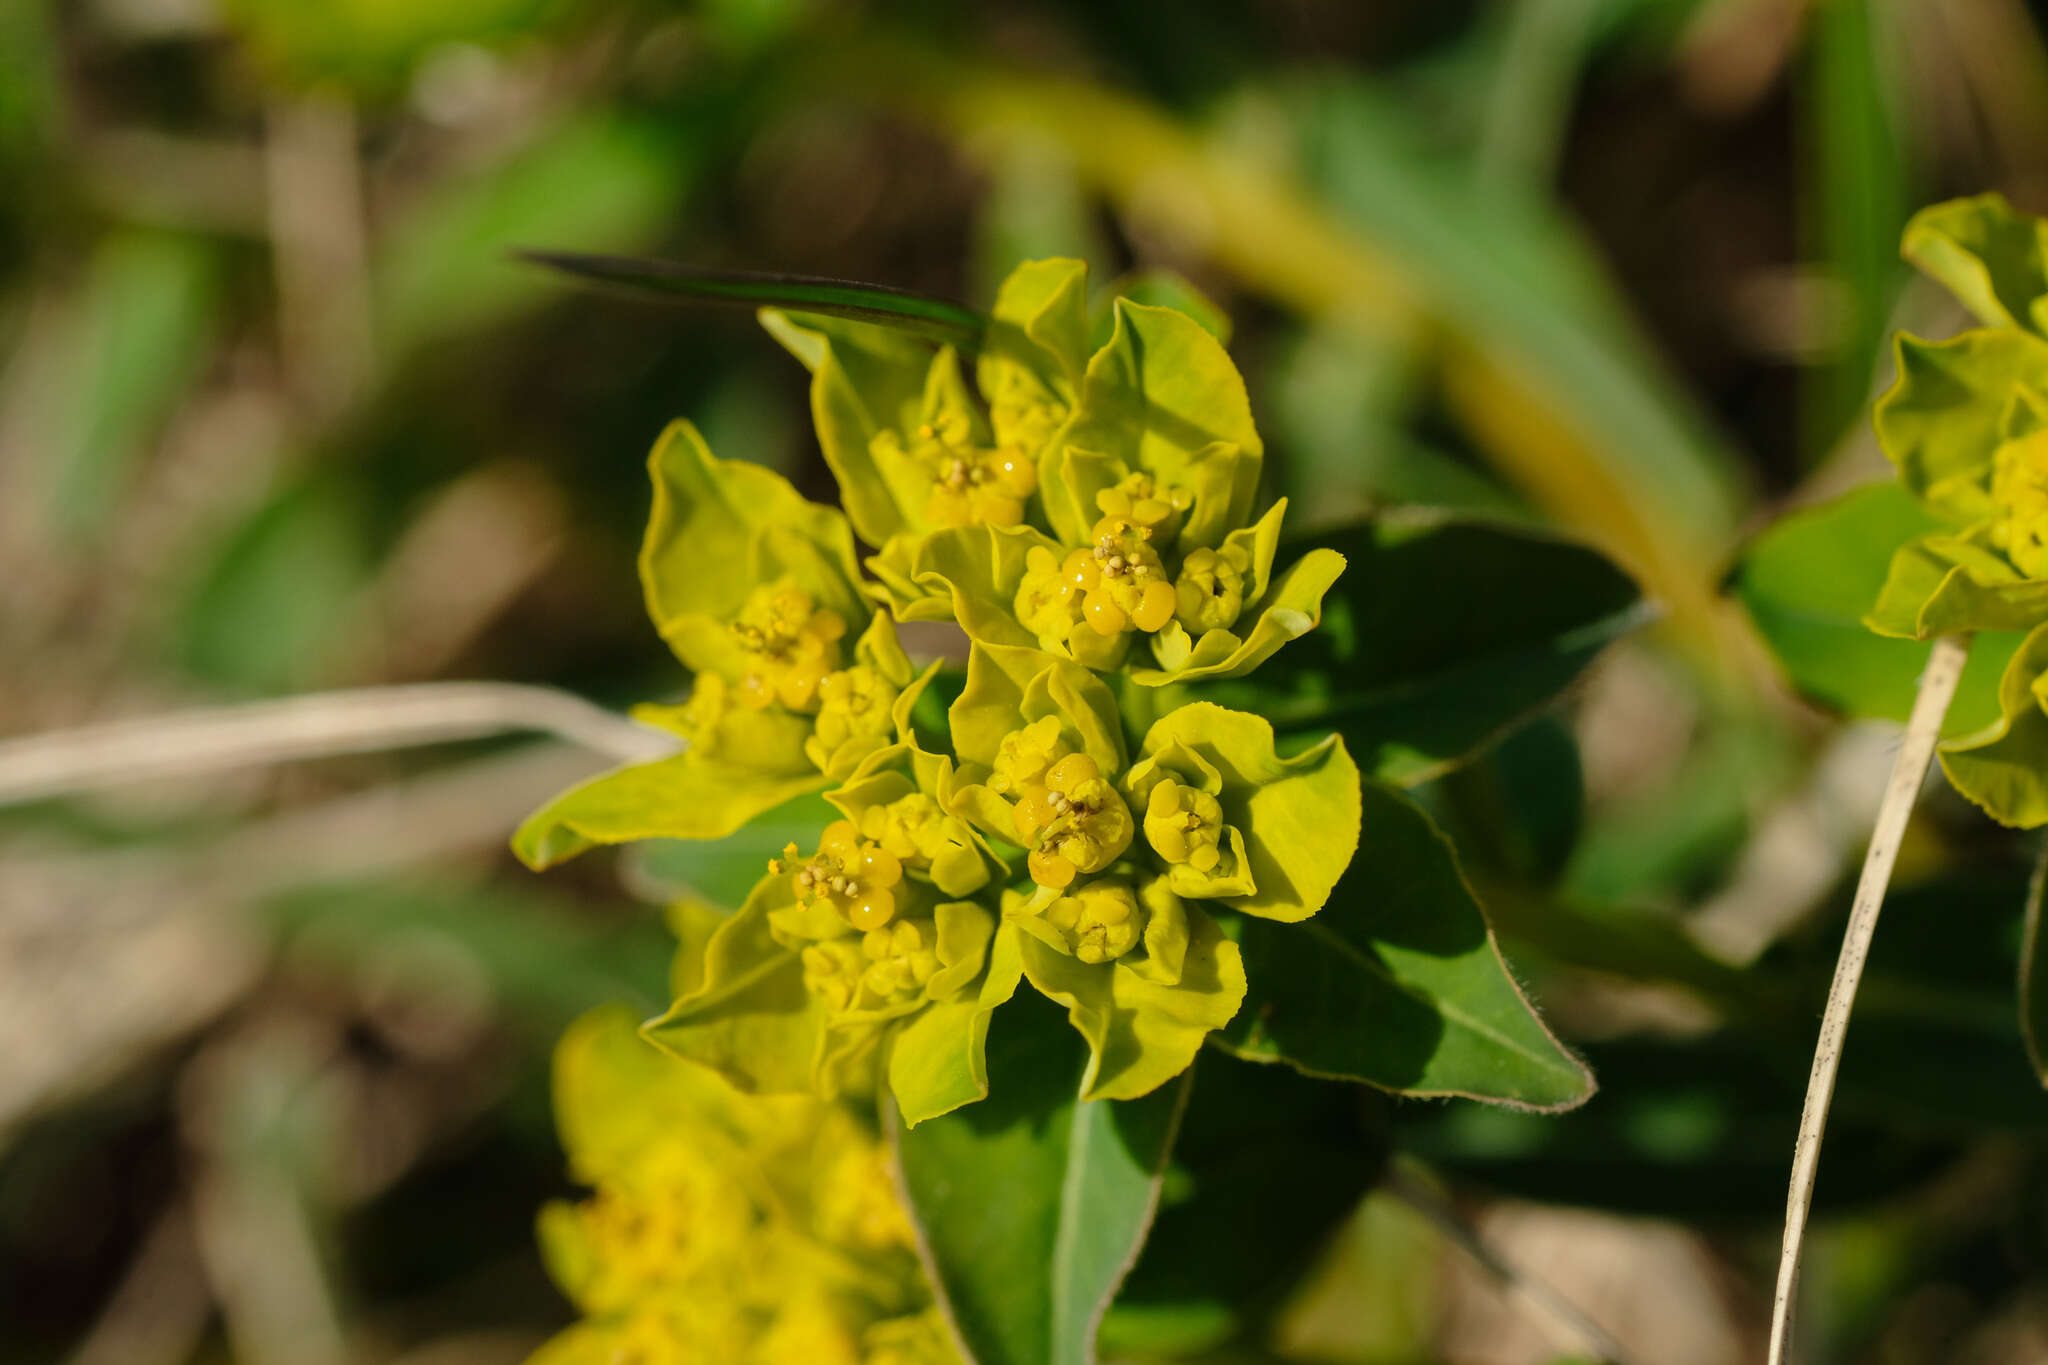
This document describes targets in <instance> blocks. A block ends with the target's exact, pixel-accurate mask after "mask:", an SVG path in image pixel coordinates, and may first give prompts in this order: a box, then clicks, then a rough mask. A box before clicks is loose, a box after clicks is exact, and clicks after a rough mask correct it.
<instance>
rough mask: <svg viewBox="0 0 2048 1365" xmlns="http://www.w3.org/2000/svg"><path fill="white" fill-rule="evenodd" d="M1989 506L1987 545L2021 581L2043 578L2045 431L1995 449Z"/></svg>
mask: <svg viewBox="0 0 2048 1365" xmlns="http://www.w3.org/2000/svg"><path fill="white" fill-rule="evenodd" d="M1991 501H1992V505H1993V508H1994V510H1993V512H1992V517H1991V543H1992V544H1993V545H1996V546H1997V547H1998V548H1999V549H2001V550H2003V551H2005V555H2006V558H2008V559H2010V560H2011V561H2012V565H2013V567H2014V568H2015V569H2018V570H2019V571H2020V572H2021V573H2023V574H2025V575H2026V576H2027V577H2029V578H2048V431H2037V432H2035V433H2034V434H2033V435H2031V436H2023V437H2021V438H2020V439H2018V440H2016V441H2007V442H2006V443H2005V444H2004V445H2002V446H2000V447H1999V448H1998V454H1997V456H1996V457H1995V459H1994V460H1993V463H1992V469H1991Z"/></svg>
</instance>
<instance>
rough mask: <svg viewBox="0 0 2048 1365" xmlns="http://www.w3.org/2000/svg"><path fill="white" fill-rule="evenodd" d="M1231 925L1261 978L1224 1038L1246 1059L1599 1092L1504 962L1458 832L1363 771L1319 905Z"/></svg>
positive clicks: (1428, 1081) (1473, 1094) (1467, 1086)
mask: <svg viewBox="0 0 2048 1365" xmlns="http://www.w3.org/2000/svg"><path fill="white" fill-rule="evenodd" d="M1233 927H1234V929H1235V932H1236V934H1237V937H1238V941H1239V942H1240V943H1241V944H1242V945H1243V948H1244V957H1245V972H1246V975H1247V976H1248V978H1249V979H1250V982H1251V990H1250V994H1249V995H1248V997H1247V999H1246V1000H1245V1007H1244V1010H1243V1011H1242V1012H1241V1013H1240V1014H1239V1015H1238V1017H1237V1018H1236V1019H1234V1020H1233V1021H1232V1022H1231V1023H1230V1024H1229V1025H1228V1026H1226V1027H1225V1028H1224V1030H1223V1031H1222V1032H1221V1033H1220V1034H1218V1040H1219V1041H1220V1042H1221V1043H1222V1044H1223V1046H1225V1047H1226V1048H1228V1049H1229V1050H1230V1051H1232V1052H1234V1053H1236V1054H1237V1055H1238V1056H1240V1057H1244V1058H1246V1059H1248V1060H1252V1061H1275V1062H1286V1063H1287V1064H1288V1065H1290V1066H1292V1067H1294V1068H1295V1069H1296V1070H1298V1071H1302V1072H1304V1073H1306V1074H1308V1075H1312V1076H1326V1077H1330V1078H1333V1079H1341V1080H1353V1081H1364V1082H1366V1083H1368V1084H1371V1085H1376V1086H1379V1087H1380V1088H1382V1089H1386V1090H1392V1091H1396V1092H1398V1093H1401V1094H1407V1095H1460V1096H1465V1097H1467V1098H1471V1099H1481V1100H1492V1101H1496V1102H1499V1103H1503V1104H1510V1105H1516V1106H1520V1107H1524V1108H1530V1109H1544V1110H1556V1109H1569V1108H1571V1107H1572V1106H1574V1105H1576V1104H1579V1103H1581V1102H1583V1101H1584V1100H1585V1099H1586V1098H1587V1097H1588V1096H1589V1095H1591V1094H1592V1093H1593V1079H1592V1077H1591V1075H1589V1074H1588V1073H1587V1071H1586V1068H1585V1067H1584V1066H1583V1065H1581V1064H1580V1063H1579V1061H1578V1060H1577V1059H1576V1058H1574V1057H1573V1056H1572V1055H1571V1054H1570V1053H1568V1052H1566V1051H1565V1050H1564V1048H1563V1047H1561V1046H1560V1045H1559V1044H1558V1042H1557V1039H1556V1038H1554V1037H1553V1036H1552V1035H1551V1033H1550V1031H1549V1030H1548V1029H1547V1028H1545V1027H1544V1026H1543V1022H1542V1020H1540V1019H1538V1018H1537V1016H1536V1013H1535V1011H1534V1010H1533V1009H1532V1008H1531V1007H1530V1005H1529V1002H1528V1001H1527V1000H1526V999H1525V998H1524V997H1523V995H1522V992H1521V989H1520V988H1519V987H1518V986H1516V984H1515V980H1514V978H1513V977H1512V976H1511V975H1509V973H1508V970H1507V967H1506V965H1505V964H1504V963H1503V962H1502V961H1501V956H1500V951H1499V949H1498V947H1497V946H1496V945H1495V943H1494V941H1493V933H1492V931H1491V930H1490V929H1489V928H1488V927H1487V924H1486V917H1485V915H1484V913H1483V912H1482V911H1481V910H1480V907H1479V902H1478V901H1477V900H1476V899H1475V898H1474V897H1473V894H1472V891H1471V888H1470V887H1469V886H1467V885H1466V884H1465V879H1464V876H1463V874H1462V873H1461V872H1460V871H1459V868H1458V863H1457V857H1456V854H1455V853H1454V852H1453V850H1452V848H1451V845H1450V841H1449V840H1447V839H1446V838H1444V836H1443V834H1442V833H1441V832H1439V831H1438V830H1437V828H1436V826H1435V825H1434V824H1433V823H1431V821H1430V819H1429V817H1428V816H1427V815H1425V814H1423V812H1422V810H1421V809H1420V808H1419V807H1417V806H1416V805H1415V804H1414V803H1412V802H1410V801H1409V800H1408V799H1407V798H1406V797H1404V796H1402V795H1401V794H1400V793H1398V792H1396V791H1394V790H1393V789H1391V788H1388V787H1383V786H1379V785H1377V784H1373V783H1367V784H1366V786H1365V789H1364V824H1363V834H1362V836H1361V839H1360V846H1359V851H1358V856H1357V858H1356V859H1354V860H1353V862H1352V870H1351V872H1350V873H1349V874H1348V875H1347V876H1346V877H1345V879H1344V880H1343V881H1342V882H1340V883H1339V884H1338V886H1337V890H1336V893H1335V894H1334V895H1333V896H1332V897H1331V898H1330V903H1329V904H1328V905H1326V906H1325V907H1323V910H1322V913H1321V914H1319V915H1317V916H1316V917H1315V918H1314V919H1311V920H1306V921H1303V922H1302V923H1300V924H1277V923H1273V922H1271V921H1267V920H1257V919H1238V920H1234V921H1233Z"/></svg>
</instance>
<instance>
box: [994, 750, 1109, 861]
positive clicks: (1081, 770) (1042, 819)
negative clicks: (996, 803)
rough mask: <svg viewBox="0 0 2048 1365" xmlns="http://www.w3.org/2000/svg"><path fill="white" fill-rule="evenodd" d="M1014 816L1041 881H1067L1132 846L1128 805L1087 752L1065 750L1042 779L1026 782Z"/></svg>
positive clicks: (1030, 859)
mask: <svg viewBox="0 0 2048 1365" xmlns="http://www.w3.org/2000/svg"><path fill="white" fill-rule="evenodd" d="M1012 819H1013V820H1014V822H1015V824H1016V828H1017V837H1018V838H1019V839H1021V840H1022V841H1023V842H1024V843H1025V845H1026V846H1028V847H1029V848H1030V849H1031V854H1030V857H1029V858H1028V859H1027V862H1028V863H1029V865H1030V869H1031V880H1033V881H1034V882H1037V883H1038V884H1039V885H1040V886H1050V887H1063V886H1067V885H1069V884H1070V883H1072V882H1073V880H1074V878H1075V877H1076V876H1077V875H1081V874H1085V873H1089V872H1099V871H1101V870H1102V869H1103V868H1105V867H1108V866H1109V865H1110V864H1111V863H1112V862H1114V861H1115V860H1116V858H1117V856H1118V855H1119V854H1121V853H1122V852H1123V851H1124V850H1125V849H1126V848H1128V847H1130V843H1131V834H1132V832H1133V831H1132V825H1131V812H1130V809H1129V808H1128V807H1127V806H1125V805H1124V800H1123V798H1122V797H1121V796H1119V795H1117V792H1116V788H1115V787H1113V786H1111V785H1110V783H1109V782H1108V781H1107V780H1106V779H1105V778H1104V777H1103V775H1102V769H1101V767H1100V766H1099V765H1098V764H1097V763H1096V762H1095V760H1094V759H1092V758H1090V757H1089V756H1088V755H1086V754H1068V755H1067V756H1066V757H1065V758H1062V759H1060V760H1059V762H1057V763H1055V764H1053V765H1052V766H1051V767H1050V768H1048V769H1047V770H1046V772H1045V780H1044V782H1043V783H1042V784H1039V785H1033V786H1028V787H1026V788H1024V790H1023V791H1022V793H1021V794H1020V795H1019V796H1018V798H1017V804H1016V807H1015V809H1014V811H1013V813H1012Z"/></svg>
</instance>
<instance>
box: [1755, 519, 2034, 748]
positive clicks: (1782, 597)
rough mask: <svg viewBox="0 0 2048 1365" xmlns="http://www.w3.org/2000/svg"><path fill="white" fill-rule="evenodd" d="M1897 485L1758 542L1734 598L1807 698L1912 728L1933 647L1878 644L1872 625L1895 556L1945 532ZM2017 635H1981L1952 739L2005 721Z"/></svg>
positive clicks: (1950, 725) (1946, 729)
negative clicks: (2005, 686)
mask: <svg viewBox="0 0 2048 1365" xmlns="http://www.w3.org/2000/svg"><path fill="white" fill-rule="evenodd" d="M1939 529H1942V528H1941V524H1940V523H1939V522H1937V521H1936V520H1935V519H1934V518H1933V517H1932V516H1930V515H1929V514H1928V513H1927V512H1926V511H1925V510H1924V509H1923V508H1922V507H1921V506H1920V504H1919V503H1918V502H1916V501H1914V499H1913V497H1912V495H1910V494H1909V493H1907V492H1906V490H1905V489H1903V488H1901V487H1900V486H1899V485H1898V484H1897V483H1895V482H1892V481H1891V480H1885V481H1883V482H1881V483H1873V484H1866V485H1865V486H1864V487H1862V488H1858V489H1855V490H1853V491H1851V492H1848V493H1844V494H1843V495H1842V496H1840V497H1838V498H1835V499H1833V500H1831V501H1829V502H1824V503H1821V504H1820V505H1819V506H1816V507H1810V508H1805V509H1802V510H1800V511H1797V512H1794V513H1792V514H1791V515H1789V516H1785V517H1782V518H1780V519H1779V520H1778V521H1776V522H1775V523H1773V524H1772V525H1771V527H1770V529H1768V530H1766V531H1765V532H1764V533H1763V534H1761V535H1759V536H1758V537H1757V538H1756V539H1755V540H1753V541H1751V542H1750V544H1749V546H1748V548H1747V549H1746V551H1745V552H1744V554H1743V557H1742V561H1741V563H1740V564H1739V565H1738V566H1737V568H1736V571H1735V579H1734V585H1733V586H1734V589H1735V595H1736V596H1737V597H1739V598H1740V599H1741V600H1742V604H1743V606H1744V607H1746V608H1748V610H1749V615H1750V619H1751V620H1753V621H1755V622H1756V627H1757V629H1758V630H1759V631H1760V632H1762V634H1763V637H1764V640H1765V642H1766V643H1767V644H1768V645H1769V646H1770V648H1771V652H1772V654H1773V655H1774V656H1776V658H1777V660H1778V662H1779V664H1780V665H1781V666H1782V667H1783V668H1784V670H1785V674H1786V677H1787V678H1788V680H1789V681H1790V682H1791V683H1792V685H1793V686H1794V687H1795V688H1796V689H1798V691H1799V692H1800V693H1801V694H1802V695H1804V696H1806V697H1808V698H1810V699H1812V700H1813V701H1815V702H1818V703H1819V704H1821V705H1823V706H1826V707H1828V708H1829V709H1831V710H1835V711H1839V712H1841V713H1842V714H1844V715H1846V716H1851V717H1855V718H1858V719H1878V720H1900V721H1902V720H1904V719H1905V718H1906V713H1907V712H1908V711H1910V710H1912V708H1913V698H1914V696H1915V695H1916V694H1917V693H1918V691H1919V686H1920V674H1921V673H1922V671H1924V670H1925V669H1926V667H1927V646H1926V645H1924V644H1919V643H1917V642H1915V641H1912V640H1894V639H1888V638H1886V637H1884V636H1881V635H1877V634H1874V633H1872V632H1871V631H1870V630H1869V629H1868V628H1866V627H1865V626H1864V624H1863V615H1864V613H1865V612H1867V611H1869V610H1870V608H1871V607H1872V606H1873V605H1874V604H1875V603H1876V601H1877V594H1878V589H1879V588H1881V587H1883V586H1884V578H1885V572H1886V570H1887V569H1888V568H1889V567H1890V565H1891V557H1892V552H1893V551H1894V550H1896V549H1897V548H1898V547H1899V546H1901V545H1904V544H1905V543H1906V542H1907V541H1909V540H1912V539H1913V538H1914V537H1916V536H1919V535H1922V534H1924V533H1926V532H1928V531H1933V530H1939ZM2019 639H2020V637H2019V636H2018V635H2017V634H2004V633H1990V632H1987V633H1986V634H1983V635H1980V636H1979V637H1978V638H1977V640H1976V641H1975V643H1974V644H1973V645H1972V647H1971V650H1970V661H1969V663H1968V665H1967V666H1966V667H1965V668H1964V670H1963V681H1962V684H1961V686H1960V687H1959V688H1958V689H1957V691H1956V699H1955V702H1954V703H1953V704H1952V705H1951V706H1950V707H1949V711H1948V718H1947V719H1946V720H1945V721H1944V722H1943V725H1942V733H1943V734H1945V735H1948V736H1956V735H1966V734H1969V733H1971V732H1972V731H1975V730H1979V729H1982V728H1983V727H1984V726H1985V725H1987V724H1989V723H1990V722H1991V721H1993V720H1995V719H1997V717H1998V675H1999V673H2000V672H2001V671H2002V670H2003V669H2004V667H2005V661H2006V660H2007V659H2009V658H2011V657H2012V652H2013V650H2014V648H2016V647H2017V645H2018V643H2019Z"/></svg>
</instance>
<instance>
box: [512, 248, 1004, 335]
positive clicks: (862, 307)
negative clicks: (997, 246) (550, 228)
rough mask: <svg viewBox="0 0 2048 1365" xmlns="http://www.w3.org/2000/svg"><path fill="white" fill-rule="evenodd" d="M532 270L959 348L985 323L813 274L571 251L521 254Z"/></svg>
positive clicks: (918, 298) (898, 294) (908, 295)
mask: <svg viewBox="0 0 2048 1365" xmlns="http://www.w3.org/2000/svg"><path fill="white" fill-rule="evenodd" d="M518 254H519V255H520V256H521V257H522V258H523V259H525V260H527V261H531V262H532V263H533V264H535V265H540V266H546V267H547V268H548V269H550V270H559V271H561V272H562V273H563V274H565V275H574V276H576V277H577V278H578V279H584V280H592V281H595V282H597V283H599V284H606V285H610V286H613V287H614V288H618V289H624V290H628V291H630V292H633V293H637V294H645V295H651V296H654V297H659V298H676V299H691V300H697V301H701V302H707V303H736V304H745V305H749V306H752V307H769V308H781V309H788V310H791V311H796V312H804V313H821V314H824V315H826V316H829V317H837V318H852V319H855V320H857V321H860V322H866V323H872V324H874V325H876V326H880V327H888V328H892V329H894V330H897V331H902V332H909V333H911V334H913V335H916V336H925V337H931V338H934V339H936V340H939V341H946V342H951V343H953V344H954V345H959V346H969V347H972V346H974V345H975V344H976V343H977V342H978V340H979V338H980V336H981V333H982V330H983V328H985V327H986V326H987V325H988V319H987V318H984V317H983V316H982V315H981V314H979V313H977V312H975V311H974V310H973V309H971V308H968V307H965V306H963V305H961V304H957V303H954V302H952V301H951V300H949V299H942V298H938V297H936V296H934V295H931V294H920V293H917V292H915V291H914V290H909V289H898V288H895V287H894V286H892V285H886V284H861V283H858V282H856V281H853V280H832V279H825V278H822V277H819V276H815V275H778V274H763V273H758V272H752V271H740V270H704V269H700V268H698V267H696V266H689V265H684V264H682V263H681V262H679V261H663V260H656V259H652V258H649V257H644V256H641V257H636V256H603V255H592V254H588V253H584V252H575V251H521V252H519V253H518Z"/></svg>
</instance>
